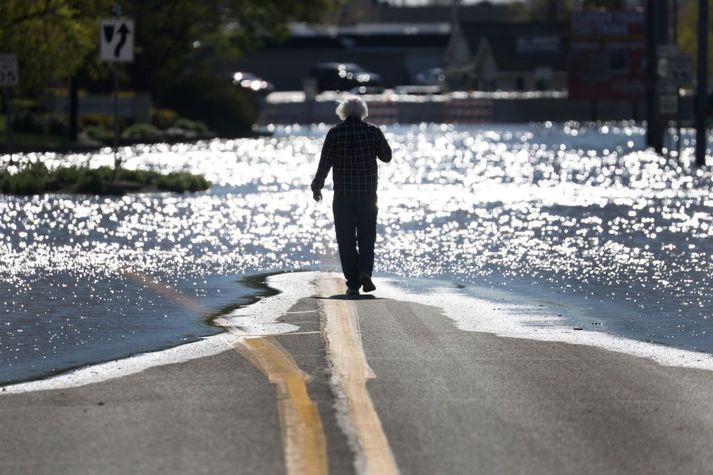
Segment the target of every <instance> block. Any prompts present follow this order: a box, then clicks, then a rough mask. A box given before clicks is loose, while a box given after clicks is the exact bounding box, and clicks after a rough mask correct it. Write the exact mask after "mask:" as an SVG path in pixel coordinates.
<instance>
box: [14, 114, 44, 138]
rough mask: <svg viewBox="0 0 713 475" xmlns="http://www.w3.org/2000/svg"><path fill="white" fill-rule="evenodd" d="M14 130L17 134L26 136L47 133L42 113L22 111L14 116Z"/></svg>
mask: <svg viewBox="0 0 713 475" xmlns="http://www.w3.org/2000/svg"><path fill="white" fill-rule="evenodd" d="M12 128H13V130H14V131H15V132H21V133H25V134H43V133H44V132H45V121H44V120H43V118H42V115H41V114H40V113H37V112H32V111H21V112H17V113H16V114H15V115H14V116H13V118H12Z"/></svg>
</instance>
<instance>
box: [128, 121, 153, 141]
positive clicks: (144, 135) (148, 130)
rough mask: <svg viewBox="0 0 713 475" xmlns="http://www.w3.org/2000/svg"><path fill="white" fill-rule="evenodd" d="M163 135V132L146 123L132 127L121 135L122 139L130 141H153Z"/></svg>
mask: <svg viewBox="0 0 713 475" xmlns="http://www.w3.org/2000/svg"><path fill="white" fill-rule="evenodd" d="M161 135H162V134H161V131H160V130H159V129H158V128H157V127H156V126H155V125H151V124H144V123H138V124H134V125H131V126H129V127H128V128H127V129H126V130H124V132H123V133H122V134H121V136H122V137H124V138H129V139H153V138H156V137H160V136H161Z"/></svg>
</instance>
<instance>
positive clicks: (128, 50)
mask: <svg viewBox="0 0 713 475" xmlns="http://www.w3.org/2000/svg"><path fill="white" fill-rule="evenodd" d="M99 37H100V42H99V44H100V48H99V50H100V56H101V59H102V61H109V62H131V61H133V60H134V20H125V19H123V18H108V19H105V20H102V21H101V28H99Z"/></svg>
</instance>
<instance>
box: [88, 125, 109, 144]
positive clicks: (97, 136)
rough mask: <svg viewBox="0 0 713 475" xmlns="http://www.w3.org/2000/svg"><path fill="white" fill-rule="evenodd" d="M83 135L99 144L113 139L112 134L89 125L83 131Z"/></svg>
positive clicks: (105, 129)
mask: <svg viewBox="0 0 713 475" xmlns="http://www.w3.org/2000/svg"><path fill="white" fill-rule="evenodd" d="M84 133H85V134H87V137H89V138H90V139H94V140H99V141H100V142H106V141H109V140H111V139H113V138H114V132H113V131H111V130H109V129H107V128H106V127H102V126H101V125H90V126H89V127H87V128H85V129H84Z"/></svg>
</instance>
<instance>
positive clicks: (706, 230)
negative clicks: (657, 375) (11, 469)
mask: <svg viewBox="0 0 713 475" xmlns="http://www.w3.org/2000/svg"><path fill="white" fill-rule="evenodd" d="M326 130H327V129H326V127H324V126H321V127H320V126H313V127H296V126H295V127H282V128H277V129H276V130H275V135H274V136H273V137H269V138H259V139H243V140H214V141H210V142H203V143H198V144H192V145H172V146H169V145H156V146H137V147H132V148H126V149H123V150H122V153H123V154H124V155H125V159H126V166H127V168H152V169H158V170H165V171H172V170H188V171H193V172H196V173H203V174H205V175H206V177H207V178H208V179H210V180H211V181H212V182H213V183H214V186H213V187H212V188H211V189H210V190H208V191H207V192H203V193H196V194H185V195H180V194H172V193H152V194H140V195H131V196H125V197H96V196H70V195H59V194H50V195H43V196H35V197H12V196H0V305H1V307H0V383H2V382H8V381H14V380H20V379H27V378H31V377H38V376H42V375H46V374H50V373H52V372H56V371H62V370H65V369H67V368H71V367H75V366H78V365H83V364H87V363H90V362H95V361H102V360H107V359H114V358H119V357H123V356H127V355H129V354H132V353H137V352H142V351H149V350H153V349H158V348H164V347H168V346H173V345H176V344H179V343H181V342H184V341H190V340H194V339H196V338H198V337H200V336H203V335H207V334H212V333H216V332H218V329H216V328H214V327H211V326H209V325H207V323H206V321H207V319H208V318H209V317H210V316H211V315H214V314H216V313H220V312H221V311H222V310H224V309H226V308H230V307H231V306H234V305H238V304H241V303H246V302H248V298H249V297H250V296H251V295H253V294H254V293H255V289H254V288H253V287H252V286H251V284H250V283H249V282H245V281H243V279H244V278H245V277H246V276H255V275H257V274H261V273H267V272H282V271H291V270H300V269H337V268H338V266H337V257H336V245H335V242H334V239H333V230H332V222H331V207H330V206H329V200H330V198H331V193H330V190H329V189H328V190H327V191H326V192H325V193H324V194H325V202H322V203H319V204H315V203H314V202H313V201H312V199H311V194H310V192H309V183H310V181H311V179H312V176H313V174H314V172H315V170H316V161H317V158H318V155H319V150H320V147H321V144H322V141H323V138H324V135H325V133H326ZM385 131H386V136H387V138H388V140H389V141H390V142H391V144H392V148H393V151H394V160H393V162H392V163H390V164H382V165H380V188H379V235H380V237H379V241H378V243H377V264H376V271H377V273H379V274H382V275H391V276H395V277H398V278H401V279H406V278H426V279H440V280H447V281H455V282H460V283H463V284H471V285H473V286H477V287H478V288H495V289H499V291H500V290H505V291H507V292H511V293H513V295H515V294H516V295H518V296H519V298H523V296H525V297H526V298H527V299H531V300H533V301H540V300H541V301H554V302H558V304H560V308H561V309H562V310H561V316H562V318H564V319H565V321H566V322H567V324H573V325H592V328H591V329H594V330H601V331H606V332H609V333H614V334H619V335H623V336H627V337H632V338H636V339H640V340H646V341H655V342H659V343H664V344H668V345H673V346H679V347H683V348H689V349H695V350H699V351H705V352H713V340H712V339H711V333H712V332H713V321H712V320H713V319H712V318H711V316H712V315H713V297H712V296H713V277H711V276H712V275H713V272H712V271H713V264H711V262H713V240H711V236H712V235H713V214H712V211H713V194H711V185H713V176H712V174H711V172H710V171H708V170H699V169H696V168H694V167H691V166H690V162H691V161H692V157H691V154H692V143H691V141H692V138H693V137H692V132H691V131H688V132H687V133H686V135H685V137H684V139H685V140H684V153H683V156H682V158H681V159H680V160H679V159H676V158H672V159H671V158H661V157H659V156H656V155H655V154H653V153H651V152H647V151H645V148H644V136H643V134H644V131H643V129H641V128H640V127H638V126H636V125H635V124H633V123H632V124H626V123H624V124H622V123H617V124H613V123H612V124H579V123H568V124H564V125H563V124H558V125H557V124H555V125H551V124H534V125H533V124H523V125H507V126H505V125H483V126H452V125H433V124H431V125H427V124H423V125H410V126H391V127H385ZM0 158H1V159H2V160H3V161H4V165H7V163H8V160H9V159H10V157H9V156H4V157H0ZM13 158H14V160H18V159H19V160H20V161H37V160H40V161H43V162H44V163H46V164H47V165H48V166H56V165H58V164H81V165H89V166H92V167H94V166H100V165H104V164H111V163H113V157H112V156H111V154H110V153H109V151H108V150H106V151H104V152H102V153H96V154H76V155H69V156H55V155H53V154H44V155H34V154H28V155H24V156H19V157H18V156H17V155H15V156H14V157H13ZM709 161H710V157H709ZM328 181H329V180H328ZM474 288H475V287H474ZM594 325H596V326H594Z"/></svg>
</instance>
